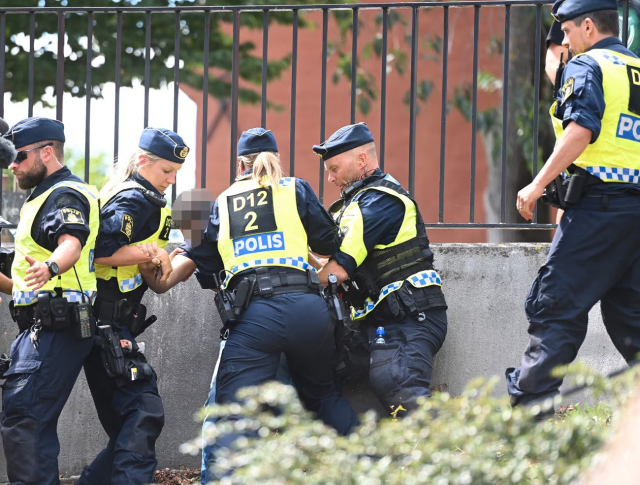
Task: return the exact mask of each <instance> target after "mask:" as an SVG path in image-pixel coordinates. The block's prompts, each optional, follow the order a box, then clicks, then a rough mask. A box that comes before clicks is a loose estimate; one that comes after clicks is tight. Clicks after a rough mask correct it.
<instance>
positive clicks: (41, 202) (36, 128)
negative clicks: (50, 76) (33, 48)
mask: <svg viewBox="0 0 640 485" xmlns="http://www.w3.org/2000/svg"><path fill="white" fill-rule="evenodd" d="M4 137H5V138H8V139H9V140H11V141H12V142H13V144H14V145H15V146H16V149H17V150H18V154H17V157H16V159H15V161H14V162H13V163H12V164H11V165H10V166H9V169H10V170H11V171H12V172H13V174H14V176H15V177H16V179H17V181H18V185H19V186H20V188H21V189H32V190H33V192H32V193H31V195H30V196H29V197H28V198H27V201H26V202H25V204H24V206H23V207H22V210H21V212H20V222H19V224H18V229H17V233H16V238H15V248H16V256H15V261H14V263H13V268H12V280H13V301H12V302H11V304H10V305H11V313H12V316H13V317H14V319H15V320H16V322H17V323H18V326H19V328H20V332H21V333H20V335H19V336H18V338H17V339H16V340H15V342H14V343H13V345H12V346H11V355H10V357H11V365H10V367H9V370H8V371H7V372H6V373H5V374H4V377H6V379H7V380H6V381H5V383H4V384H3V386H2V414H1V415H0V420H1V422H2V425H1V431H2V441H3V447H4V453H5V457H6V461H7V474H8V477H9V480H10V481H11V483H16V484H17V483H20V484H38V485H48V484H58V483H60V481H59V478H58V476H59V474H58V453H59V451H60V444H59V442H58V436H57V432H56V426H57V424H58V417H59V416H60V413H61V412H62V408H63V407H64V405H65V403H66V401H67V399H68V397H69V394H70V393H71V390H72V389H73V385H74V384H75V382H76V379H77V377H78V374H79V373H80V369H81V368H82V364H83V362H84V361H85V359H86V358H87V356H88V355H89V353H90V352H91V349H92V347H93V332H94V330H95V321H94V320H93V319H92V316H91V303H92V302H93V300H94V298H95V294H96V277H95V271H94V248H95V240H96V236H97V235H98V227H99V206H98V192H97V190H96V188H95V187H93V186H91V185H87V184H85V183H84V182H83V181H82V180H81V179H80V178H78V177H76V176H75V175H73V174H72V173H71V172H70V171H69V169H68V168H66V167H64V166H63V164H64V142H65V135H64V126H63V124H62V123H61V122H59V121H56V120H51V119H47V118H28V119H26V120H23V121H20V122H19V123H17V124H15V125H14V126H13V127H12V128H11V130H9V131H8V132H7V133H6V134H5V135H4Z"/></svg>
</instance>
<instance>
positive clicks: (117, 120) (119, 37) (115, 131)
mask: <svg viewBox="0 0 640 485" xmlns="http://www.w3.org/2000/svg"><path fill="white" fill-rule="evenodd" d="M121 65H122V11H120V10H119V11H117V12H116V80H115V81H116V82H115V84H116V101H115V108H114V110H115V113H114V114H115V116H114V123H113V163H116V161H117V160H118V141H119V135H120V69H121Z"/></svg>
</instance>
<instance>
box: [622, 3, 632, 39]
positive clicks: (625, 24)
mask: <svg viewBox="0 0 640 485" xmlns="http://www.w3.org/2000/svg"><path fill="white" fill-rule="evenodd" d="M630 3H631V0H626V1H625V2H624V5H623V6H622V12H623V13H622V44H623V45H625V46H626V45H627V42H629V4H630Z"/></svg>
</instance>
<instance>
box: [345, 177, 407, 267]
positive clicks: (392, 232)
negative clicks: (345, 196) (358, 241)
mask: <svg viewBox="0 0 640 485" xmlns="http://www.w3.org/2000/svg"><path fill="white" fill-rule="evenodd" d="M371 176H373V177H375V176H378V177H382V176H384V173H383V172H382V170H380V169H376V170H375V171H374V172H373V174H371ZM353 201H357V202H358V206H359V207H360V212H362V223H363V235H362V237H363V240H364V245H365V247H366V249H367V252H371V250H372V249H373V248H374V247H375V246H376V245H378V244H391V243H392V242H393V241H394V240H395V238H396V237H398V233H399V232H400V228H401V227H402V221H403V219H404V211H405V208H404V204H403V203H402V201H401V200H400V199H399V198H398V197H395V196H393V195H390V194H386V193H384V192H381V191H379V190H366V191H364V192H361V193H359V194H356V196H355V197H354V198H353V199H352V200H351V201H350V202H353ZM333 259H335V260H336V262H337V263H338V264H339V265H340V266H342V267H343V268H344V269H345V271H346V272H347V273H348V274H349V276H351V275H353V273H354V272H355V270H356V267H357V265H356V260H355V259H353V257H352V256H350V255H349V254H347V253H343V252H342V251H338V252H336V253H335V254H334V255H333Z"/></svg>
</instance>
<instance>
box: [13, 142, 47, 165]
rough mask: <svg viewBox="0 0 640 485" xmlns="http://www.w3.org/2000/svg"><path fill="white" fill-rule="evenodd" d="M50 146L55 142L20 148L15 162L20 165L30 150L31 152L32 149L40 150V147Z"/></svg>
mask: <svg viewBox="0 0 640 485" xmlns="http://www.w3.org/2000/svg"><path fill="white" fill-rule="evenodd" d="M50 146H53V143H45V144H44V145H40V146H39V147H33V148H29V149H28V150H20V151H19V152H18V154H17V155H16V159H15V160H14V163H17V164H18V165H20V164H21V163H22V162H24V161H25V160H26V159H27V157H28V156H29V154H28V152H30V151H31V150H40V148H44V147H50Z"/></svg>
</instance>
